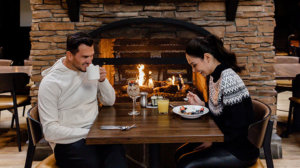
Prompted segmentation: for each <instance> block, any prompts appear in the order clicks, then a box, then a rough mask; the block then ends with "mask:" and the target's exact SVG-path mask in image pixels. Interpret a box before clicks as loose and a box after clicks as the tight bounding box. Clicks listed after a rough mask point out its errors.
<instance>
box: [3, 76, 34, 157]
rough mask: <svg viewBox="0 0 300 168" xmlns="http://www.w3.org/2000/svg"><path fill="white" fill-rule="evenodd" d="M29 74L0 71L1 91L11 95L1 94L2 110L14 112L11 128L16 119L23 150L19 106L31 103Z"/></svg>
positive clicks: (19, 140)
mask: <svg viewBox="0 0 300 168" xmlns="http://www.w3.org/2000/svg"><path fill="white" fill-rule="evenodd" d="M28 83H29V76H28V75H27V74H26V73H0V91H1V92H10V93H11V95H0V111H2V110H9V111H11V112H12V113H13V116H12V123H11V128H13V125H14V121H16V132H17V141H18V149H19V151H21V134H20V126H19V116H18V107H20V106H24V105H27V104H30V96H29V88H28V87H27V84H28Z"/></svg>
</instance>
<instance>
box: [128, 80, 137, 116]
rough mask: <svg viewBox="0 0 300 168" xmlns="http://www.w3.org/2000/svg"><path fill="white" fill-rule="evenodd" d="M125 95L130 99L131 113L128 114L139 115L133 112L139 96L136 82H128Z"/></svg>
mask: <svg viewBox="0 0 300 168" xmlns="http://www.w3.org/2000/svg"><path fill="white" fill-rule="evenodd" d="M127 94H128V96H129V97H130V98H132V101H133V102H132V111H131V112H130V113H128V114H129V115H139V114H140V113H139V112H138V111H136V110H135V105H136V99H137V98H138V97H139V95H140V87H139V84H138V83H137V82H136V81H133V80H131V81H129V82H128V87H127Z"/></svg>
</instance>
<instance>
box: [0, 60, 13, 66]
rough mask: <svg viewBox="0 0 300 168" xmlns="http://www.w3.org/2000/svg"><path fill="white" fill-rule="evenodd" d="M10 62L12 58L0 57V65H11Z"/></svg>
mask: <svg viewBox="0 0 300 168" xmlns="http://www.w3.org/2000/svg"><path fill="white" fill-rule="evenodd" d="M12 63H13V61H12V60H8V59H0V66H11V64H12Z"/></svg>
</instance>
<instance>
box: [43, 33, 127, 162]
mask: <svg viewBox="0 0 300 168" xmlns="http://www.w3.org/2000/svg"><path fill="white" fill-rule="evenodd" d="M93 55H94V45H93V40H92V38H91V37H90V36H89V35H88V34H85V33H75V34H72V35H69V36H68V38H67V52H66V57H63V58H61V59H59V60H58V61H57V62H56V63H55V64H54V65H53V66H52V67H50V68H48V69H47V70H45V71H43V72H42V76H43V77H44V78H43V80H42V82H41V84H40V87H39V94H38V106H39V114H40V119H41V123H42V126H43V132H44V135H45V139H46V140H47V141H49V143H50V145H51V147H52V149H54V154H55V158H56V162H57V165H58V166H59V167H72V168H75V167H80V168H81V167H82V168H87V167H88V168H94V167H109V168H123V167H127V165H126V159H125V155H124V150H123V148H122V146H120V145H98V146H97V145H86V144H85V138H86V136H87V134H88V132H89V129H90V127H91V125H92V124H93V122H94V120H95V118H96V117H97V115H98V103H97V96H98V98H99V100H100V102H101V103H102V104H103V105H106V106H111V105H113V104H114V102H115V91H114V89H113V87H112V86H111V85H110V83H109V82H108V80H107V79H106V71H105V69H104V68H102V67H100V79H99V81H97V80H88V79H87V73H86V69H87V67H88V66H89V64H91V63H92V60H93Z"/></svg>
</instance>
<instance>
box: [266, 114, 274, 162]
mask: <svg viewBox="0 0 300 168" xmlns="http://www.w3.org/2000/svg"><path fill="white" fill-rule="evenodd" d="M272 131H273V121H271V120H270V121H269V122H268V125H267V130H266V134H265V139H264V143H263V149H264V154H265V158H266V163H267V168H274V164H273V159H272V152H271V138H272Z"/></svg>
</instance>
